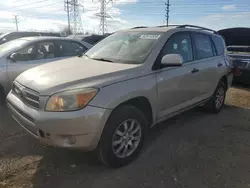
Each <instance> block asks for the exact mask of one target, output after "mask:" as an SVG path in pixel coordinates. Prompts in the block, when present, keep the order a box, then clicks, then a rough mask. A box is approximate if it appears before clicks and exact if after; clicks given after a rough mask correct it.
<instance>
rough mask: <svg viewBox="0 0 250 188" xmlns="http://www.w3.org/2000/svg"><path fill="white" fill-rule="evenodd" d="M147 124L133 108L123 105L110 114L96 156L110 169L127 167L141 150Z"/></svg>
mask: <svg viewBox="0 0 250 188" xmlns="http://www.w3.org/2000/svg"><path fill="white" fill-rule="evenodd" d="M147 128H148V122H147V120H146V118H145V116H144V114H143V113H142V112H141V111H140V110H139V109H137V108H135V107H134V106H130V105H123V106H120V107H118V108H117V109H115V110H114V112H112V114H111V116H110V118H109V119H108V121H107V123H106V126H105V128H104V130H103V133H102V136H101V139H100V142H99V145H98V148H97V155H98V158H99V160H100V161H101V162H102V163H103V164H105V165H107V166H109V167H112V168H119V167H122V166H124V165H127V164H128V163H130V162H131V161H132V160H134V159H135V158H136V156H137V155H138V154H139V152H140V151H141V149H142V146H143V143H144V139H145V136H146V133H147Z"/></svg>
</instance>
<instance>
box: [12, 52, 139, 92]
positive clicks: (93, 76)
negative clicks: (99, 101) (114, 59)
mask: <svg viewBox="0 0 250 188" xmlns="http://www.w3.org/2000/svg"><path fill="white" fill-rule="evenodd" d="M136 67H138V65H131V64H119V63H109V62H103V61H96V60H91V59H88V58H87V57H82V58H79V57H73V58H69V59H64V60H60V61H55V62H52V63H48V64H44V65H41V66H38V67H35V68H32V69H29V70H28V71H25V72H24V73H22V74H21V75H19V76H18V77H17V79H16V81H17V82H19V83H20V84H22V85H24V86H26V87H28V88H30V89H32V90H35V91H37V92H39V93H40V95H51V94H53V93H55V92H59V91H62V90H67V89H73V88H79V87H103V86H105V85H109V84H112V83H114V82H117V81H120V80H124V79H126V78H129V77H130V75H131V71H128V70H129V69H130V70H131V69H132V68H136Z"/></svg>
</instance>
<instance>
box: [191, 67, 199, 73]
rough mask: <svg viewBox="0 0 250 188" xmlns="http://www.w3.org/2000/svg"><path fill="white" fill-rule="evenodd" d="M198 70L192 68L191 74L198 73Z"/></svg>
mask: <svg viewBox="0 0 250 188" xmlns="http://www.w3.org/2000/svg"><path fill="white" fill-rule="evenodd" d="M199 71H200V70H199V69H196V68H193V70H192V71H191V73H192V74H193V73H196V72H199Z"/></svg>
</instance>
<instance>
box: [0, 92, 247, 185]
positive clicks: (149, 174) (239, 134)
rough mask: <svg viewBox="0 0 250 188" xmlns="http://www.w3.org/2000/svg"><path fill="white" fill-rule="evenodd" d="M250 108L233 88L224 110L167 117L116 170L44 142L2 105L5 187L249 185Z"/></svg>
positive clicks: (0, 150)
mask: <svg viewBox="0 0 250 188" xmlns="http://www.w3.org/2000/svg"><path fill="white" fill-rule="evenodd" d="M249 109H250V92H249V91H248V89H246V88H231V89H230V90H229V92H228V95H227V100H226V106H225V108H224V109H223V111H222V112H221V113H220V114H217V115H214V114H206V113H204V112H201V111H199V109H194V110H191V111H189V112H186V113H184V114H181V115H179V116H177V117H175V118H173V119H171V120H168V121H165V122H163V123H161V124H160V125H158V126H156V127H155V128H153V129H151V134H150V135H149V138H148V141H147V143H146V146H145V148H144V151H143V152H142V154H141V155H140V156H139V157H138V158H137V159H136V160H135V161H134V162H133V163H132V164H130V165H128V166H126V167H123V168H121V169H109V168H107V167H105V166H103V165H101V164H100V163H99V162H97V161H96V160H95V159H94V158H93V155H92V154H91V153H87V154H86V153H82V152H77V151H68V150H63V149H55V148H50V147H45V146H42V145H41V144H40V143H39V142H38V141H36V140H35V139H33V138H32V137H31V136H29V135H27V134H26V133H25V132H23V131H22V129H21V128H20V127H19V126H18V125H17V124H16V123H15V122H14V121H13V120H12V119H11V118H10V116H9V115H8V113H7V110H6V108H5V107H0V187H1V188H7V187H8V188H21V187H22V188H29V187H46V188H50V187H51V188H69V187H72V188H78V187H79V188H80V187H81V188H82V187H86V188H90V187H91V188H100V187H108V188H117V187H119V188H123V187H126V188H150V187H154V188H156V187H157V188H166V187H169V188H170V187H185V188H188V187H190V188H196V187H197V188H201V187H202V188H205V187H209V188H212V187H220V188H222V187H232V188H235V187H242V188H243V187H244V188H245V187H250V179H249V177H250V163H249V161H250V124H249V121H250V110H249Z"/></svg>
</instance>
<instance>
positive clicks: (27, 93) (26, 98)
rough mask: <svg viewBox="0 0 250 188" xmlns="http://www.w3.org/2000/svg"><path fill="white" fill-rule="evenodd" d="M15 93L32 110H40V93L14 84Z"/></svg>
mask: <svg viewBox="0 0 250 188" xmlns="http://www.w3.org/2000/svg"><path fill="white" fill-rule="evenodd" d="M12 91H13V93H14V94H15V95H16V96H17V97H18V98H19V99H21V100H22V101H23V102H24V103H25V104H27V105H29V106H31V107H32V108H35V109H39V93H38V92H36V91H33V90H31V89H28V88H26V87H24V86H22V85H20V84H19V83H17V82H14V83H13V88H12Z"/></svg>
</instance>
